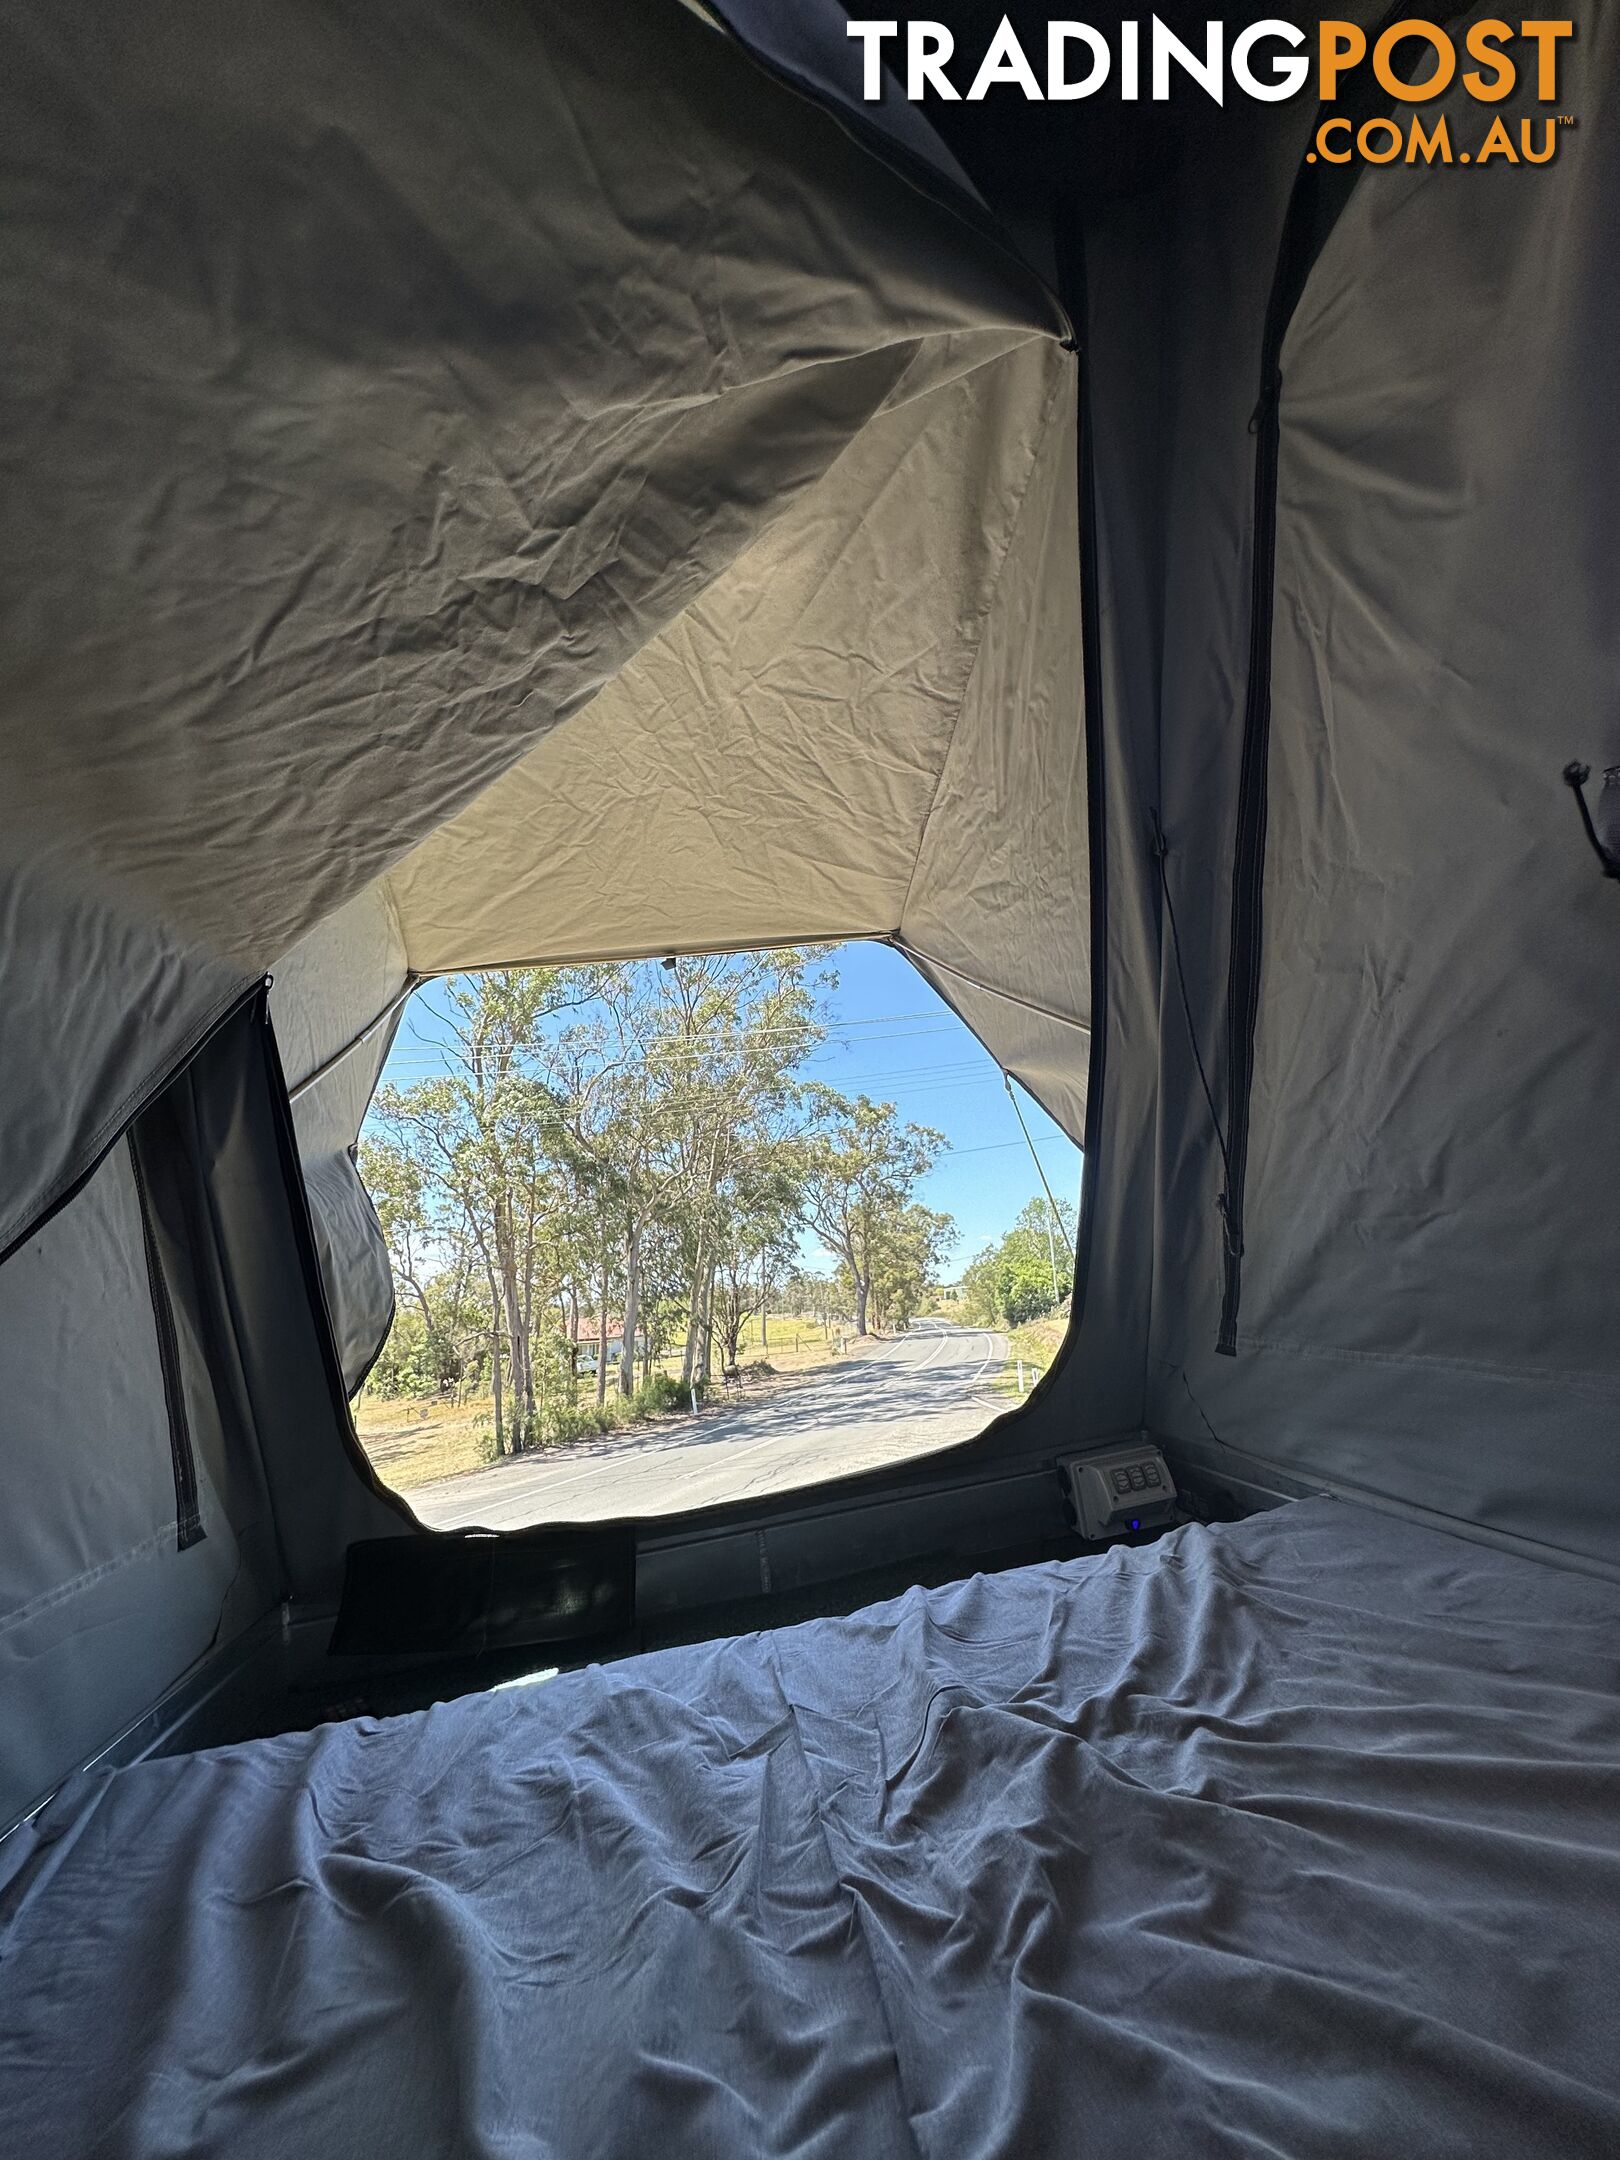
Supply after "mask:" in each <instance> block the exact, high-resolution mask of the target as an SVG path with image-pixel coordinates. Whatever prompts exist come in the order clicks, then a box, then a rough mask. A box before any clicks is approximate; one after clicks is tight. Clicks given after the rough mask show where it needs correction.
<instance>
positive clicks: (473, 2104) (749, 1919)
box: [0, 1500, 1620, 2160]
mask: <svg viewBox="0 0 1620 2160" xmlns="http://www.w3.org/2000/svg"><path fill="white" fill-rule="evenodd" d="M11 1870H12V1881H11V1883H10V1886H9V1888H8V1889H7V1891H6V1892H5V1893H4V1898H3V1904H0V1918H3V1923H4V1933H3V1937H0V1941H3V1954H0V2152H4V2153H5V2154H7V2155H9V2156H12V2160H35V2156H38V2160H48V2156H56V2155H61V2156H63V2160H101V2156H108V2160H111V2156H113V2155H117V2156H119V2160H127V2156H146V2155H159V2154H162V2155H165V2156H170V2155H179V2154H186V2155H194V2154H215V2153H217V2154H221V2155H224V2154H229V2155H231V2156H232V2160H261V2156H263V2160H325V2156H339V2155H341V2156H344V2160H371V2156H373V2155H375V2156H378V2160H406V2156H409V2160H419V2156H426V2155H439V2154H445V2155H450V2154H454V2155H457V2156H461V2155H469V2156H480V2160H481V2156H486V2155H487V2156H491V2160H493V2156H497V2155H498V2156H500V2160H542V2156H545V2160H552V2156H558V2155H570V2156H571V2155H591V2156H597V2155H625V2156H627V2160H674V2156H684V2155H687V2154H702V2155H722V2156H727V2160H730V2156H750V2155H754V2154H777V2153H795V2154H806V2155H822V2156H827V2160H832V2156H837V2160H848V2156H852V2155H853V2156H867V2155H873V2156H877V2155H882V2156H885V2160H887V2156H891V2155H892V2156H905V2160H915V2156H917V2155H926V2156H928V2160H975V2156H979V2155H988V2154H1008V2155H1014V2154H1016V2155H1019V2156H1021V2160H1023V2156H1029V2155H1039V2154H1046V2153H1053V2154H1057V2153H1061V2154H1065V2155H1105V2156H1112V2155H1116V2154H1117V2155H1124V2156H1129V2160H1141V2156H1148V2155H1158V2154H1175V2155H1180V2154H1187V2155H1197V2156H1200V2160H1201V2156H1205V2155H1219V2154H1235V2153H1241V2154H1265V2155H1273V2156H1274V2155H1279V2154H1281V2155H1324V2156H1326V2155H1331V2156H1333V2160H1344V2156H1346V2155H1360V2154H1368V2155H1378V2156H1380V2160H1387V2156H1398V2160H1428V2156H1432V2155H1457V2156H1459V2160H1460V2156H1464V2155H1466V2156H1468V2160H1477V2156H1479V2155H1481V2154H1485V2155H1492V2156H1494V2155H1497V2154H1501V2155H1504V2156H1505V2155H1513V2156H1515V2160H1522V2156H1524V2155H1528V2154H1557V2155H1560V2156H1565V2160H1567V2156H1569V2155H1576V2154H1588V2153H1591V2154H1598V2153H1601V2154H1605V2155H1614V2154H1616V2153H1620V1591H1617V1590H1616V1589H1615V1588H1613V1587H1611V1586H1610V1585H1608V1584H1606V1583H1603V1582H1599V1581H1596V1580H1593V1579H1590V1578H1587V1577H1584V1576H1581V1575H1577V1574H1572V1573H1566V1572H1564V1571H1562V1570H1558V1569H1554V1568H1551V1567H1543V1566H1540V1565H1538V1564H1536V1563H1534V1562H1530V1561H1526V1560H1523V1559H1520V1558H1517V1557H1512V1556H1508V1555H1504V1554H1501V1553H1498V1552H1495V1551H1493V1550H1491V1549H1489V1548H1485V1547H1481V1546H1478V1545H1474V1544H1470V1543H1465V1542H1463V1541H1461V1540H1454V1539H1451V1538H1448V1537H1445V1536H1441V1535H1437V1534H1433V1533H1430V1532H1426V1531H1421V1530H1417V1529H1414V1528H1411V1527H1408V1526H1406V1525H1404V1524H1401V1523H1399V1522H1395V1521H1391V1520H1387V1519H1384V1518H1381V1517H1378V1516H1375V1515H1372V1514H1369V1513H1364V1512H1362V1511H1360V1510H1357V1509H1354V1508H1351V1507H1348V1506H1346V1505H1344V1504H1342V1503H1338V1502H1333V1501H1326V1500H1322V1501H1306V1502H1301V1503H1297V1504H1295V1505H1293V1506H1290V1507H1287V1508H1285V1509H1281V1510H1278V1511H1277V1512H1275V1513H1272V1514H1268V1515H1264V1516H1261V1517H1259V1518H1256V1519H1254V1520H1252V1521H1249V1522H1246V1523H1243V1524H1241V1525H1238V1526H1235V1527H1231V1528H1226V1529H1215V1530H1203V1529H1188V1530H1183V1531H1181V1532H1178V1533H1177V1534H1176V1535H1174V1536H1172V1537H1170V1538H1167V1539H1165V1540H1164V1541H1163V1542H1161V1543H1159V1544H1158V1545H1156V1546H1154V1547H1152V1548H1144V1549H1139V1550H1134V1551H1123V1550H1121V1551H1116V1552H1113V1553H1111V1554H1109V1555H1108V1556H1107V1557H1105V1558H1101V1559H1088V1560H1081V1561H1076V1562H1073V1563H1069V1564H1065V1565H1052V1566H1044V1567H1034V1568H1026V1569H1021V1570H1018V1571H1016V1572H1013V1573H1009V1574H1003V1575H995V1576H986V1577H979V1578H976V1579H974V1580H972V1581H970V1582H965V1583H961V1584H957V1585H954V1586H952V1587H951V1588H948V1589H943V1590H935V1591H930V1592H922V1591H913V1592H911V1593H909V1594H908V1595H907V1596H905V1597H903V1598H900V1599H899V1600H897V1601H896V1602H894V1603H892V1604H888V1605H883V1606H878V1607H874V1608H873V1609H871V1610H869V1611H867V1612H863V1613H860V1614H857V1615H856V1616H854V1617H853V1618H851V1619H847V1620H822V1621H816V1622H812V1623H811V1624H810V1625H808V1626H804V1627H798V1628H792V1629H785V1630H782V1631H781V1632H778V1633H775V1634H767V1635H754V1636H747V1637H743V1638H741V1639H739V1640H736V1641H730V1642H720V1643H713V1644H706V1645H702V1646H699V1647H695V1648H689V1649H681V1650H676V1651H668V1652H664V1653H661V1654H659V1655H656V1656H649V1657H644V1658H639V1659H634V1660H631V1661H629V1662H626V1663H623V1664H620V1665H616V1666H612V1667H609V1668H605V1669H601V1668H598V1669H592V1670H589V1671H582V1672H577V1673H574V1674H571V1675H567V1676H564V1677H560V1678H556V1679H553V1680H551V1681H548V1682H545V1683H543V1684H539V1685H534V1686H530V1687H525V1688H519V1689H514V1690H507V1691H501V1692H497V1693H495V1694H491V1695H486V1696H479V1697H474V1698H470V1699H466V1700H462V1701H458V1702H454V1703H450V1704H448V1705H446V1706H444V1707H442V1708H437V1709H433V1710H429V1711H426V1712H423V1713H421V1714H418V1715H415V1716H410V1717H402V1718H394V1719H389V1720H384V1721H375V1720H369V1719H359V1720H357V1721H355V1722H353V1723H349V1724H342V1725H332V1726H327V1727H324V1728H323V1729H321V1730H319V1731H317V1732H313V1733H307V1734H305V1733H299V1734H293V1735H289V1736H287V1737H285V1738H281V1739H275V1740H268V1741H258V1742H253V1743H250V1744H245V1745H242V1746H237V1747H230V1748H223V1749H219V1750H216V1751H213V1752H211V1753H207V1754H199V1755H194V1756H189V1757H182V1758H177V1759H175V1760H172V1761H160V1762H152V1763H148V1764H143V1765H140V1766H137V1767H134V1768H131V1769H127V1770H123V1771H120V1772H116V1773H114V1774H112V1775H110V1776H106V1777H102V1778H99V1779H88V1778H87V1779H82V1780H80V1781H78V1782H77V1783H76V1785H75V1786H73V1787H70V1788H69V1789H68V1790H67V1791H65V1792H64V1793H63V1794H62V1795H61V1796H60V1797H59V1799H58V1801H57V1802H56V1803H54V1804H53V1807H52V1808H51V1809H50V1810H49V1811H48V1812H47V1814H46V1815H45V1816H44V1817H43V1818H42V1819H41V1820H40V1822H39V1823H38V1825H37V1826H36V1829H35V1831H34V1833H33V1834H32V1838H31V1844H30V1849H29V1850H28V1851H26V1852H25V1853H21V1854H19V1855H18V1856H17V1857H16V1858H14V1859H13V1861H12V1863H11Z"/></svg>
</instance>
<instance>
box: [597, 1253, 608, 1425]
mask: <svg viewBox="0 0 1620 2160" xmlns="http://www.w3.org/2000/svg"><path fill="white" fill-rule="evenodd" d="M607 1301H608V1270H607V1261H606V1259H604V1260H603V1262H602V1282H601V1296H600V1297H599V1298H598V1300H597V1312H596V1400H597V1403H598V1404H599V1405H600V1404H602V1403H605V1402H606V1401H607V1346H608V1324H607Z"/></svg>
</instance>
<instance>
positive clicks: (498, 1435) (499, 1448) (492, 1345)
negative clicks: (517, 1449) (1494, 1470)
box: [489, 1322, 506, 1455]
mask: <svg viewBox="0 0 1620 2160" xmlns="http://www.w3.org/2000/svg"><path fill="white" fill-rule="evenodd" d="M489 1378H490V1385H491V1387H492V1389H493V1390H494V1395H495V1452H496V1454H497V1455H504V1454H505V1453H506V1434H505V1432H504V1431H503V1430H502V1427H501V1330H500V1325H499V1323H498V1322H497V1324H496V1325H495V1327H493V1328H492V1329H491V1330H490V1337H489Z"/></svg>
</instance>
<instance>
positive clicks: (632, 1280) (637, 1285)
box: [619, 1223, 641, 1395]
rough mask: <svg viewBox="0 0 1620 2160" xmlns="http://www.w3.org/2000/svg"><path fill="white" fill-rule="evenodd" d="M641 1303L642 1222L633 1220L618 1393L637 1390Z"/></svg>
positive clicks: (626, 1257)
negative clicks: (637, 1335) (637, 1329)
mask: <svg viewBox="0 0 1620 2160" xmlns="http://www.w3.org/2000/svg"><path fill="white" fill-rule="evenodd" d="M640 1304H641V1226H640V1224H639V1223H632V1225H631V1227H630V1234H629V1236H628V1237H627V1238H626V1239H625V1243H624V1337H623V1340H622V1341H621V1342H620V1345H619V1393H620V1394H621V1395H633V1394H634V1393H635V1392H636V1322H637V1320H638V1318H639V1317H640V1313H639V1307H640Z"/></svg>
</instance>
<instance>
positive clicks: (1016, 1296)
mask: <svg viewBox="0 0 1620 2160" xmlns="http://www.w3.org/2000/svg"><path fill="white" fill-rule="evenodd" d="M1049 1230H1050V1233H1051V1234H1050V1236H1048V1231H1049ZM1074 1240H1075V1215H1074V1211H1073V1210H1072V1209H1070V1208H1060V1209H1059V1211H1058V1213H1057V1215H1056V1217H1055V1218H1054V1215H1053V1211H1052V1206H1051V1203H1050V1202H1049V1201H1048V1200H1047V1199H1046V1198H1045V1197H1044V1196H1041V1197H1039V1198H1037V1199H1034V1200H1031V1201H1030V1202H1029V1204H1028V1206H1027V1207H1026V1208H1025V1209H1024V1210H1023V1212H1022V1213H1021V1214H1020V1215H1019V1217H1018V1220H1017V1222H1016V1223H1014V1225H1013V1227H1012V1228H1011V1229H1010V1230H1009V1231H1008V1232H1007V1234H1006V1236H1005V1237H1004V1238H1002V1239H1001V1240H1000V1242H999V1243H998V1244H995V1245H989V1246H986V1248H985V1250H984V1251H983V1252H981V1253H979V1254H978V1255H977V1256H976V1257H975V1258H974V1260H972V1261H971V1262H970V1264H969V1265H968V1267H967V1268H965V1269H964V1271H963V1274H962V1314H963V1317H964V1319H966V1320H968V1321H969V1322H970V1323H972V1324H974V1325H976V1326H980V1327H987V1326H992V1325H1001V1326H1006V1327H1021V1326H1022V1325H1023V1324H1024V1322H1025V1321H1027V1320H1033V1319H1034V1318H1035V1317H1036V1316H1037V1315H1038V1314H1040V1313H1045V1312H1051V1311H1052V1310H1053V1308H1054V1307H1055V1306H1057V1305H1060V1304H1061V1303H1062V1301H1063V1300H1064V1298H1066V1297H1067V1296H1068V1295H1069V1292H1070V1290H1071V1289H1072V1287H1073V1284H1074ZM1054 1268H1055V1269H1056V1277H1057V1279H1056V1282H1055V1283H1054V1281H1053V1271H1054Z"/></svg>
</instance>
